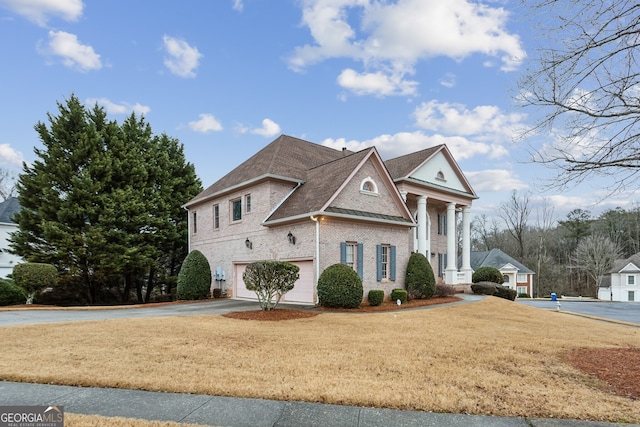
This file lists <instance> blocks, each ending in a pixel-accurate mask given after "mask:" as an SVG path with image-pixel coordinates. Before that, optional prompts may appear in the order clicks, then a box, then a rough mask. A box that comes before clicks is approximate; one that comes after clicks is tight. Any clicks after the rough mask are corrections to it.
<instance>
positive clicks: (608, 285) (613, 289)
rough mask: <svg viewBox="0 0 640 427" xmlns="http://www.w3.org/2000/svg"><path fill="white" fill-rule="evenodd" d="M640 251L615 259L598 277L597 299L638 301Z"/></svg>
mask: <svg viewBox="0 0 640 427" xmlns="http://www.w3.org/2000/svg"><path fill="white" fill-rule="evenodd" d="M639 279H640V253H637V254H634V255H631V256H630V257H629V258H625V259H617V260H615V261H614V262H613V266H612V267H611V270H609V271H608V272H607V273H605V274H604V275H603V276H602V278H601V279H600V283H599V287H598V299H601V300H605V301H626V302H632V301H640V286H639V285H638V284H639V283H640V282H639Z"/></svg>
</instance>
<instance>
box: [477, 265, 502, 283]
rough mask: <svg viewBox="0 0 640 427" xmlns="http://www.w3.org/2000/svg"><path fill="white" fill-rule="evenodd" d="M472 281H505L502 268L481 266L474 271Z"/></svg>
mask: <svg viewBox="0 0 640 427" xmlns="http://www.w3.org/2000/svg"><path fill="white" fill-rule="evenodd" d="M471 281H472V282H473V283H479V282H493V283H497V284H499V285H502V283H504V276H503V275H502V273H500V270H498V269H497V268H495V267H480V268H479V269H477V270H476V271H474V272H473V276H471Z"/></svg>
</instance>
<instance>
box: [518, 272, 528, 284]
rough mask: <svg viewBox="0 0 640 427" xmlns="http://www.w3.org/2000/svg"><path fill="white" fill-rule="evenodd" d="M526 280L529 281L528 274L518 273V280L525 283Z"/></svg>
mask: <svg viewBox="0 0 640 427" xmlns="http://www.w3.org/2000/svg"><path fill="white" fill-rule="evenodd" d="M526 281H527V275H526V274H518V276H517V278H516V282H518V283H525V282H526Z"/></svg>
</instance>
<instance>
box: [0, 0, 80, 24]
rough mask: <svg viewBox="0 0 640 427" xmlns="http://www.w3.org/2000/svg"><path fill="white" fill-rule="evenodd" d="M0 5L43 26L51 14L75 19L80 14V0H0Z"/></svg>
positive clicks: (66, 19) (68, 19)
mask: <svg viewBox="0 0 640 427" xmlns="http://www.w3.org/2000/svg"><path fill="white" fill-rule="evenodd" d="M0 7H2V8H5V9H9V10H11V11H13V12H15V13H17V14H19V15H22V16H24V17H25V18H27V19H28V20H30V21H32V22H35V23H36V24H38V25H40V26H42V27H44V26H46V25H47V21H48V20H49V19H50V18H51V17H52V16H59V17H60V18H62V19H64V20H65V21H76V20H77V19H78V18H80V16H82V8H83V4H82V0H0Z"/></svg>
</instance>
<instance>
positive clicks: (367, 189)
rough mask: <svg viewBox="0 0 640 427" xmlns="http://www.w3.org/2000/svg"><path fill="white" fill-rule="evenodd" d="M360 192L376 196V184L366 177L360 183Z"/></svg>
mask: <svg viewBox="0 0 640 427" xmlns="http://www.w3.org/2000/svg"><path fill="white" fill-rule="evenodd" d="M360 191H361V192H362V193H365V194H378V184H376V182H375V181H374V180H373V178H371V177H370V176H368V177H366V178H365V179H363V180H362V182H360Z"/></svg>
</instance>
